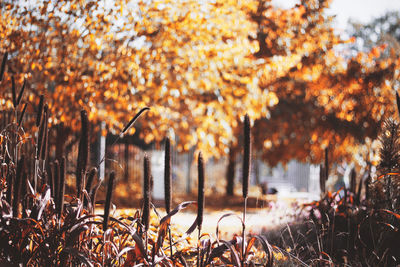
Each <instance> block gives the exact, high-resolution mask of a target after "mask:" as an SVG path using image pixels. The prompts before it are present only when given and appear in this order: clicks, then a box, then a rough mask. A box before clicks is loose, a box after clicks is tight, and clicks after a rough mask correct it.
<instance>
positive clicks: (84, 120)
mask: <svg viewBox="0 0 400 267" xmlns="http://www.w3.org/2000/svg"><path fill="white" fill-rule="evenodd" d="M88 160H89V120H88V116H87V112H86V110H82V111H81V139H80V141H79V152H78V162H77V167H76V190H77V198H80V197H81V193H82V185H83V182H82V180H83V176H84V175H85V174H86V168H87V164H88Z"/></svg>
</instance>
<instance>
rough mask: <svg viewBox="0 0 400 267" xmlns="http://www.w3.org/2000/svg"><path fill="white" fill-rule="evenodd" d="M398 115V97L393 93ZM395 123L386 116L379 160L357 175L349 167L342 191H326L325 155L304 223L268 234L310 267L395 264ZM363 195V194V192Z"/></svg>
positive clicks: (398, 179) (399, 190) (398, 174)
mask: <svg viewBox="0 0 400 267" xmlns="http://www.w3.org/2000/svg"><path fill="white" fill-rule="evenodd" d="M396 99H397V107H398V110H399V115H400V98H399V95H398V94H397V93H396ZM399 136H400V132H399V122H398V121H396V120H394V119H392V118H389V119H387V120H386V121H385V123H384V125H383V127H382V129H381V130H380V138H379V140H380V144H381V147H380V161H379V164H378V165H377V166H376V168H377V172H376V175H374V176H375V177H371V168H368V169H367V171H366V172H365V173H364V174H362V175H360V177H357V173H356V171H355V170H354V169H353V170H352V172H351V174H350V181H349V185H348V186H347V187H342V188H341V189H340V190H339V191H336V192H334V193H332V192H329V191H327V190H326V180H327V179H328V178H329V177H328V174H329V165H330V163H329V161H328V151H327V150H326V151H325V163H324V164H323V165H321V168H320V188H321V200H319V201H315V202H312V203H309V204H306V205H305V206H304V207H303V211H304V213H303V214H302V215H301V217H302V218H303V219H305V222H304V223H299V224H293V225H290V226H288V227H286V228H284V229H282V231H280V232H276V233H270V234H268V235H267V237H268V238H269V241H270V242H271V243H273V244H275V245H278V246H281V247H284V248H286V249H290V250H291V251H292V253H293V254H294V255H296V256H297V257H298V258H300V259H302V260H303V261H304V262H306V263H309V264H311V265H315V264H316V266H319V265H321V264H322V265H323V266H325V265H328V266H334V265H335V266H336V265H341V266H342V265H344V266H396V265H398V264H399V261H400V258H399V255H400V249H399V246H398V240H399V238H400V231H399V227H400V205H399V197H400V171H399V166H400V146H399ZM363 193H364V194H363Z"/></svg>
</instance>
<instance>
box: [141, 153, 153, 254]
mask: <svg viewBox="0 0 400 267" xmlns="http://www.w3.org/2000/svg"><path fill="white" fill-rule="evenodd" d="M150 176H151V167H150V159H149V156H148V155H147V154H145V155H144V161H143V210H142V224H143V226H144V234H145V239H146V242H145V243H146V247H145V248H146V251H147V241H148V239H147V231H148V230H149V225H150V183H151V181H150V180H151V177H150Z"/></svg>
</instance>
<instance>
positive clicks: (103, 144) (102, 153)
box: [99, 121, 106, 180]
mask: <svg viewBox="0 0 400 267" xmlns="http://www.w3.org/2000/svg"><path fill="white" fill-rule="evenodd" d="M105 128H106V123H105V122H104V121H102V122H101V124H100V149H99V153H100V157H99V159H100V160H102V159H103V158H104V156H105V154H106V136H103V134H102V133H103V130H104V129H105ZM104 172H105V159H104V160H103V162H101V163H100V170H99V179H100V180H104Z"/></svg>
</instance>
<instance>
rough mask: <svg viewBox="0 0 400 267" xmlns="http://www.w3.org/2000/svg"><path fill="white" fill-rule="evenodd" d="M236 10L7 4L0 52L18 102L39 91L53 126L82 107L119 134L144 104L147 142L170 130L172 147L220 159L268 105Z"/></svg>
mask: <svg viewBox="0 0 400 267" xmlns="http://www.w3.org/2000/svg"><path fill="white" fill-rule="evenodd" d="M245 10H246V9H245V8H244V3H237V2H236V1H214V2H204V3H199V2H198V1H194V0H192V1H182V2H181V1H168V0H162V1H139V2H126V1H112V2H110V3H108V2H106V4H101V3H100V2H97V1H77V0H76V1H49V2H43V1H37V2H36V4H35V5H33V4H32V3H30V4H29V5H28V4H26V3H25V2H24V1H7V2H5V3H4V4H2V6H1V16H2V20H1V28H0V34H1V36H0V37H1V39H2V40H3V41H2V43H1V44H0V51H1V52H5V51H8V52H9V54H10V58H9V72H8V73H9V74H10V75H14V76H15V77H16V80H17V83H22V81H23V79H24V78H26V79H27V81H28V85H29V89H30V91H29V96H28V99H27V101H30V103H31V104H34V103H35V101H37V100H36V99H37V96H38V95H39V94H45V95H46V97H47V101H48V102H49V106H50V109H51V115H52V124H53V125H56V124H59V123H64V124H65V125H66V126H67V127H69V128H71V129H73V130H74V129H77V128H78V126H79V115H78V114H79V112H80V109H81V108H84V109H87V111H88V114H89V120H90V121H91V122H92V124H93V125H96V124H98V122H100V121H105V122H106V123H107V126H108V128H109V129H110V130H111V131H113V132H115V133H118V131H119V130H120V129H122V128H123V126H124V124H125V123H126V122H127V121H129V119H130V118H131V116H132V114H133V113H135V112H136V111H137V110H138V109H139V108H142V107H144V106H150V107H151V111H150V112H149V113H148V114H147V119H145V120H142V121H141V123H142V131H141V136H142V137H143V138H144V139H145V141H146V142H151V141H160V140H162V139H163V138H164V137H165V136H166V135H167V134H170V135H176V136H177V140H178V150H180V151H187V150H188V149H189V148H191V147H192V146H194V145H196V144H198V148H199V149H201V150H202V151H203V152H204V154H205V156H207V155H208V156H210V155H214V156H219V155H221V154H224V153H226V152H227V151H228V146H229V143H230V141H231V139H232V136H233V128H234V127H236V126H237V125H238V122H239V121H240V119H241V118H242V117H243V116H244V114H245V113H249V115H250V116H251V117H252V118H258V117H259V116H262V115H265V114H267V111H268V106H269V105H265V103H270V104H271V105H272V104H274V103H275V102H276V97H275V95H274V94H273V93H269V92H266V91H261V90H260V89H259V87H258V72H259V68H258V64H257V63H255V62H254V60H253V58H252V56H251V55H252V54H253V53H254V52H255V51H256V49H257V44H256V42H254V41H251V40H249V39H248V38H247V35H248V32H249V31H252V30H254V25H253V24H252V23H251V22H250V21H249V20H247V13H246V11H245ZM6 79H7V81H8V83H10V77H7V78H6ZM10 99H11V96H10V94H9V95H6V96H5V99H4V100H3V101H5V104H6V106H8V107H10V105H11V102H10ZM133 131H134V129H132V131H131V133H132V132H133Z"/></svg>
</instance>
